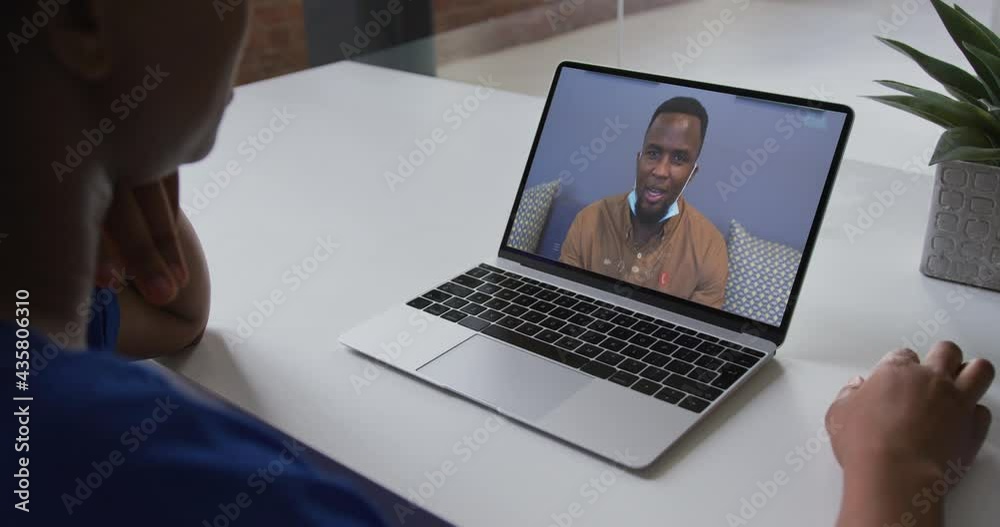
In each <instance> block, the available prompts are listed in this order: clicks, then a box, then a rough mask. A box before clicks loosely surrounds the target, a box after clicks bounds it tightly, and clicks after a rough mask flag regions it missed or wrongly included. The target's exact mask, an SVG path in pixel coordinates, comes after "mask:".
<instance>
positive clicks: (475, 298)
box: [465, 291, 493, 304]
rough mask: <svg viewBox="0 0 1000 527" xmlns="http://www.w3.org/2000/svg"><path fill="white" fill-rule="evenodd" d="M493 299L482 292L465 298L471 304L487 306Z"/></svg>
mask: <svg viewBox="0 0 1000 527" xmlns="http://www.w3.org/2000/svg"><path fill="white" fill-rule="evenodd" d="M491 298H493V297H491V296H490V295H487V294H486V293H483V292H481V291H476V292H475V293H472V294H471V295H469V296H467V297H465V299H466V300H468V301H469V302H475V303H476V304H485V303H486V302H489V301H490V299H491Z"/></svg>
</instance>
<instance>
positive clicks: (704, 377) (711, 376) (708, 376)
mask: <svg viewBox="0 0 1000 527" xmlns="http://www.w3.org/2000/svg"><path fill="white" fill-rule="evenodd" d="M687 376H688V377H691V378H692V379H694V380H696V381H698V382H704V383H711V382H712V381H713V380H715V378H716V377H718V376H719V374H718V373H715V372H714V371H708V370H706V369H704V368H697V367H696V368H695V369H694V370H692V371H691V372H690V373H688V374H687Z"/></svg>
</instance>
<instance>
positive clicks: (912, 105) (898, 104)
mask: <svg viewBox="0 0 1000 527" xmlns="http://www.w3.org/2000/svg"><path fill="white" fill-rule="evenodd" d="M866 97H867V98H868V99H871V100H873V101H878V102H880V103H882V104H885V105H888V106H892V107H893V108H896V109H899V110H903V111H904V112H909V113H912V114H913V115H916V116H917V117H921V118H923V119H926V120H928V121H930V122H932V123H934V124H936V125H938V126H942V127H944V128H954V127H956V126H959V124H958V123H957V122H956V121H955V120H953V119H951V118H948V117H944V116H941V115H938V113H937V110H938V109H937V108H929V107H927V105H925V104H922V103H921V102H920V100H919V99H917V98H916V97H913V96H910V95H868V96H866Z"/></svg>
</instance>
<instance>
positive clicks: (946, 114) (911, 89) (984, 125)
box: [875, 81, 1000, 136]
mask: <svg viewBox="0 0 1000 527" xmlns="http://www.w3.org/2000/svg"><path fill="white" fill-rule="evenodd" d="M876 82H877V83H879V84H881V85H883V86H886V87H888V88H892V89H894V90H899V91H901V92H903V93H906V94H909V95H911V96H913V98H914V99H916V102H911V101H906V102H903V101H900V100H899V99H890V100H891V101H894V102H902V104H904V105H909V106H910V107H913V106H914V104H916V105H918V106H917V107H918V109H920V110H921V111H922V112H925V113H931V114H933V115H935V116H937V117H938V118H939V119H938V120H931V122H934V123H936V124H941V125H942V126H945V127H946V128H953V127H960V126H964V127H970V128H978V129H980V130H983V131H984V132H985V133H988V134H992V135H996V136H1000V121H997V119H996V118H994V117H993V115H991V114H990V113H988V112H987V111H985V110H983V109H982V108H980V107H979V106H975V105H973V104H970V103H967V102H964V101H956V100H954V99H951V98H949V97H946V96H944V95H941V94H940V93H936V92H933V91H930V90H925V89H923V88H918V87H916V86H910V85H909V84H903V83H902V82H895V81H876ZM888 97H893V96H888ZM875 100H878V101H880V102H883V103H886V100H885V99H880V98H875ZM886 104H888V103H886ZM897 107H898V106H897ZM907 111H909V110H907ZM911 113H913V112H911ZM921 116H922V117H925V118H926V116H924V115H921ZM929 120H930V119H929ZM942 123H944V124H942Z"/></svg>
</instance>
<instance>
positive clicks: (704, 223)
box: [559, 193, 729, 308]
mask: <svg viewBox="0 0 1000 527" xmlns="http://www.w3.org/2000/svg"><path fill="white" fill-rule="evenodd" d="M678 207H679V208H680V213H679V214H677V215H676V216H674V217H672V218H670V219H669V220H667V221H665V222H663V227H662V228H663V231H662V232H661V233H659V234H658V235H654V236H653V237H652V238H651V239H650V241H649V242H648V243H646V245H644V246H642V247H635V245H634V244H633V242H632V241H631V238H632V235H631V234H632V210H631V208H630V207H629V204H628V194H627V193H626V194H621V195H618V196H611V197H608V198H604V199H602V200H600V201H597V202H594V203H591V204H590V205H588V206H587V207H585V208H584V209H583V210H581V211H580V213H579V214H577V215H576V219H574V220H573V224H572V225H571V226H570V228H569V233H567V234H566V239H565V241H563V244H562V252H561V253H560V255H559V260H560V261H561V262H564V263H567V264H570V265H573V266H576V267H580V268H582V269H586V270H588V271H594V272H597V273H601V274H603V275H607V276H610V277H612V278H615V279H618V280H622V281H625V282H629V283H632V284H635V285H639V286H642V287H646V288H649V289H654V290H657V291H660V292H663V293H667V294H669V295H673V296H677V297H680V298H685V299H688V300H693V301H695V302H699V303H701V304H706V305H709V306H712V307H716V308H721V307H722V304H723V302H724V300H725V293H726V279H727V278H728V277H729V256H728V254H727V251H726V241H725V239H723V237H722V233H720V232H719V229H717V228H715V225H713V224H712V222H711V221H709V220H708V218H706V217H705V216H703V215H702V214H701V213H700V212H698V211H697V210H695V208H694V207H692V206H691V205H690V204H688V203H687V202H685V201H684V199H683V198H681V199H680V200H679V201H678Z"/></svg>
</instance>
